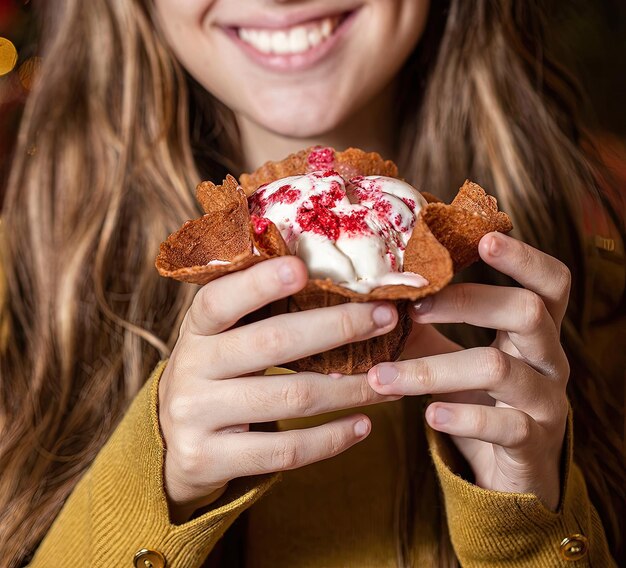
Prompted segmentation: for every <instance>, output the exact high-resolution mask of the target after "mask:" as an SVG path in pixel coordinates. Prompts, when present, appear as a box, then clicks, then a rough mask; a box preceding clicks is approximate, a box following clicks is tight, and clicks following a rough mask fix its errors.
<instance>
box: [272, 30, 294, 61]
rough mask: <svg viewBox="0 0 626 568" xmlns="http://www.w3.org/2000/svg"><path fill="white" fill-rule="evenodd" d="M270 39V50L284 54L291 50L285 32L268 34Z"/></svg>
mask: <svg viewBox="0 0 626 568" xmlns="http://www.w3.org/2000/svg"><path fill="white" fill-rule="evenodd" d="M270 37H271V39H272V51H273V52H274V53H276V54H278V55H284V54H286V53H289V52H290V51H291V48H290V47H289V36H288V35H287V34H286V33H285V32H275V33H273V34H270Z"/></svg>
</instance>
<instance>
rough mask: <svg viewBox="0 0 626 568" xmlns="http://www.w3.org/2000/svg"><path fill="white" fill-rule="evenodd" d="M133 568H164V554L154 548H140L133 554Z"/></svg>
mask: <svg viewBox="0 0 626 568" xmlns="http://www.w3.org/2000/svg"><path fill="white" fill-rule="evenodd" d="M135 568H165V556H163V555H162V554H161V553H160V552H158V551H156V550H148V549H147V548H142V549H141V550H140V551H139V552H137V554H135Z"/></svg>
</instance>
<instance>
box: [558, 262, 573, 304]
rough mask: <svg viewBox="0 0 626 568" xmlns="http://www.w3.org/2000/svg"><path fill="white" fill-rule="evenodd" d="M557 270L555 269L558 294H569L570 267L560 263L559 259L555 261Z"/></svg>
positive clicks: (570, 281)
mask: <svg viewBox="0 0 626 568" xmlns="http://www.w3.org/2000/svg"><path fill="white" fill-rule="evenodd" d="M557 262H558V265H557V271H556V283H557V289H558V290H559V292H560V295H562V296H567V295H569V290H570V286H571V284H572V273H571V272H570V269H569V268H568V267H567V265H565V264H564V263H562V262H561V261H560V260H559V261H557Z"/></svg>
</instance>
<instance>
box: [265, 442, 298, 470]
mask: <svg viewBox="0 0 626 568" xmlns="http://www.w3.org/2000/svg"><path fill="white" fill-rule="evenodd" d="M270 463H271V466H272V470H273V471H282V470H286V469H295V468H296V467H298V465H299V464H300V451H299V449H298V443H297V441H296V440H295V439H294V438H288V439H286V440H284V441H283V442H281V443H279V444H277V445H276V446H275V447H274V449H273V450H272V455H271V458H270Z"/></svg>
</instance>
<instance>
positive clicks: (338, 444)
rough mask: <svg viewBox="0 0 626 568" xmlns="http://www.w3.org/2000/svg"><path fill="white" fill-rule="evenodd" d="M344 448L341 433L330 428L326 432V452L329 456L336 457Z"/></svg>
mask: <svg viewBox="0 0 626 568" xmlns="http://www.w3.org/2000/svg"><path fill="white" fill-rule="evenodd" d="M344 446H345V439H344V436H343V435H342V433H341V432H340V431H339V430H337V429H335V428H331V429H330V430H329V431H328V439H327V440H326V450H327V453H328V455H329V456H336V455H337V454H339V453H341V452H342V451H343V449H344Z"/></svg>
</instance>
